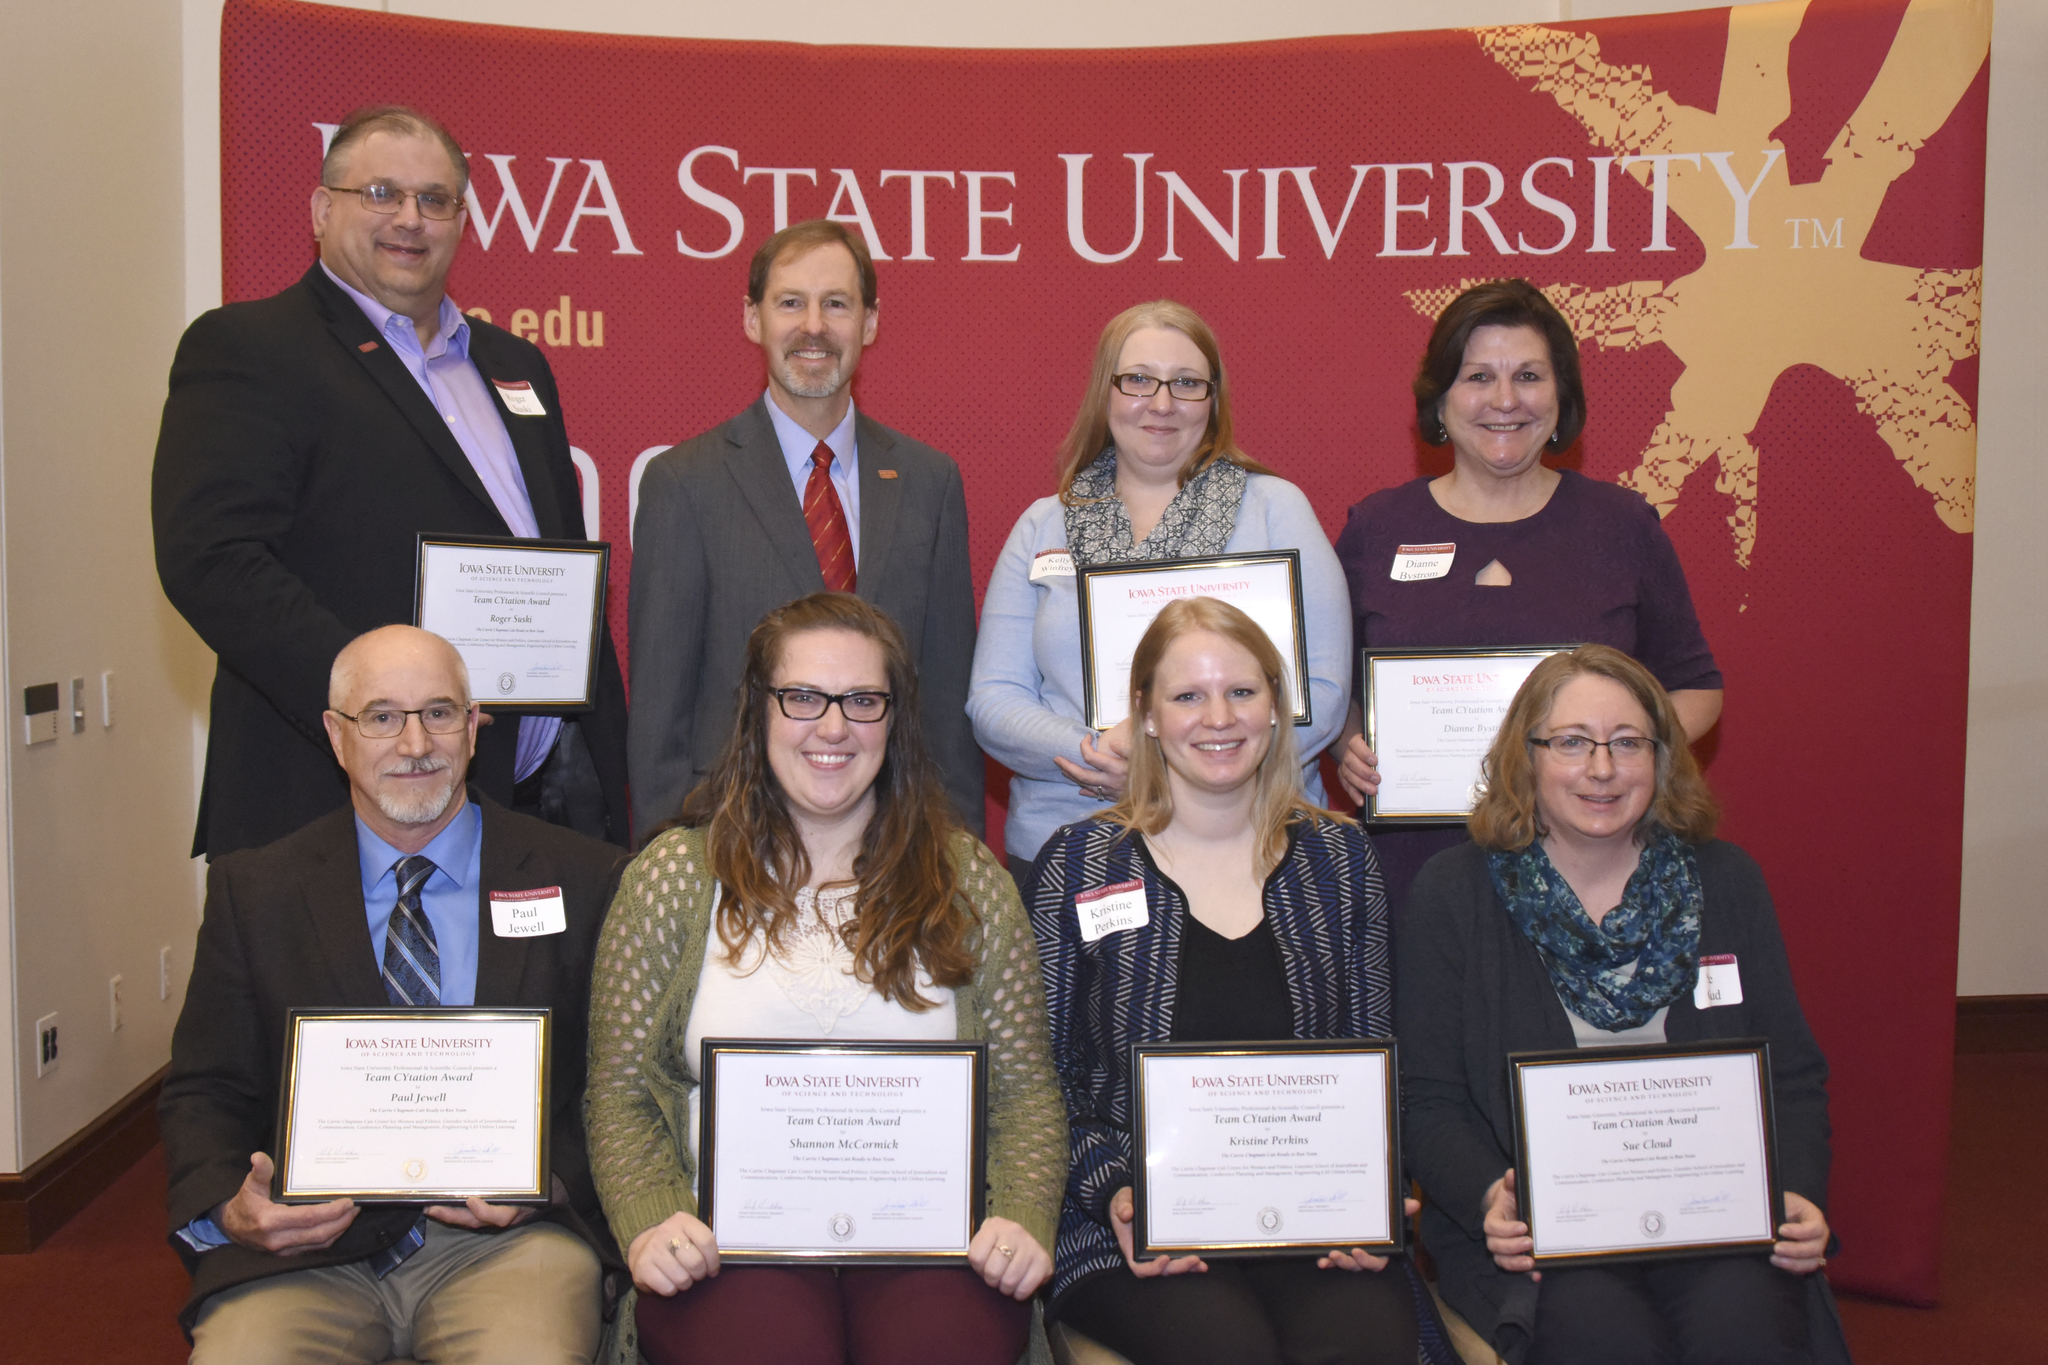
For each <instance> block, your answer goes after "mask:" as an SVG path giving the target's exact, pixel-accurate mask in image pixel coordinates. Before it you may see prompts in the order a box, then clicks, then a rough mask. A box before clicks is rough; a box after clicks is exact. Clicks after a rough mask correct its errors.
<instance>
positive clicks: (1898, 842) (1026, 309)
mask: <svg viewBox="0 0 2048 1365" xmlns="http://www.w3.org/2000/svg"><path fill="white" fill-rule="evenodd" d="M1989 34H1990V5H1989V3H1988V0H1930V2H1928V3H1916V4H1911V5H1908V4H1905V3H1900V2H1899V0H1812V3H1809V4H1798V3H1791V4H1774V5H1757V6H1745V7H1742V8H1738V9H1735V10H1732V11H1731V10H1703V11H1698V12H1694V13H1687V14H1679V15H1670V16H1665V17H1659V18H1647V19H1623V20H1612V21H1606V22H1598V23H1587V24H1564V25H1556V26H1551V27H1516V28H1500V29H1482V30H1471V31H1458V32H1440V33H1423V34H1397V35H1388V36H1380V37H1343V38H1326V39H1316V40H1309V41H1291V42H1277V43H1266V44H1253V45H1239V46H1222V47H1197V48H1179V49H1146V50H1135V51H1042V52H1022V51H947V50H936V49H933V50H924V49H890V48H853V47H838V48H818V47H803V46H796V45H785V44H767V43H713V42H687V41H675V40H667V39H645V38H628V37H610V36H599V35H591V34H575V33H550V32H540V31H535V30H521V29H510V28H497V27H484V26H472V25H463V24H452V23H443V22H434V21H426V20H417V19H407V18H400V17H395V16H389V15H384V14H379V13H373V12H365V11H361V10H353V9H340V8H328V7H324V6H314V5H301V4H294V3H289V0H229V3H228V5H227V8H226V11H225V16H224V19H223V33H222V61H221V79H222V108H223V126H222V186H221V193H222V203H223V244H224V254H225V272H224V281H225V287H226V293H227V296H228V297H229V298H230V299H246V298H252V297H257V296H261V295H265V294H269V293H273V292H275V291H277V290H279V289H282V288H283V287H285V286H286V285H287V284H289V283H290V282H291V281H292V280H293V279H295V278H296V277H297V276H298V275H299V274H300V273H301V272H302V271H303V270H304V269H305V268H306V266H307V265H308V264H309V263H310V262H311V260H312V259H313V251H312V240H311V235H310V232H309V228H308V219H307V213H306V208H305V204H306V196H307V195H308V194H309V193H310V191H311V189H312V187H313V185H314V183H315V174H316V169H317V162H318V158H319V155H320V153H321V151H322V149H323V147H324V145H325V143H324V138H325V136H326V134H327V130H329V129H331V127H332V125H333V124H334V123H336V122H337V121H338V120H339V119H340V118H341V117H342V115H343V114H345V113H346V112H347V111H348V110H350V109H352V108H354V107H356V106H358V105H361V104H365V103H369V102H373V101H396V102H403V103H411V104H417V105H419V106H421V107H423V108H426V109H429V110H432V111H433V112H434V113H435V114H437V115H438V116H439V117H441V118H442V119H444V120H445V121H446V122H447V123H448V124H449V126H450V127H452V128H453V129H454V130H455V132H456V134H457V136H458V137H459V138H460V139H461V140H462V143H463V146H464V147H465V148H466V149H468V150H469V152H470V157H471V165H472V169H473V172H474V183H473V187H472V191H471V199H472V203H473V206H474V207H473V208H472V211H471V215H470V220H469V234H468V235H469V236H471V237H473V238H474V240H473V241H471V242H468V243H467V244H466V245H465V247H464V249H463V252H462V254H461V256H460V257H459V258H458V260H457V263H456V266H455V273H454V275H453V278H452V280H451V286H450V287H451V291H452V293H453V294H454V296H455V298H456V299H457V301H458V302H459V303H460V304H461V305H462V306H463V307H465V308H468V309H471V310H481V311H483V312H486V313H488V315H489V316H490V318H491V319H492V320H493V321H495V322H496V323H498V324H499V325H500V326H505V327H510V328H512V329H513V330H515V331H518V332H520V333H522V334H523V335H527V336H529V337H531V338H532V339H533V340H535V341H536V343H537V344H539V345H541V346H542V347H543V349H544V350H545V351H546V353H547V356H548V359H549V361H550V362H551V363H552V365H553V366H554V369H555V373H556V374H557V376H558V377H559V379H560V382H561V388H562V393H563V396H564V405H565V407H566V409H567V414H568V423H569V434H570V437H571V439H572V440H573V441H574V442H575V444H576V446H577V447H578V448H579V450H580V451H581V452H583V454H582V455H580V456H579V463H580V464H581V466H582V473H583V477H584V487H585V493H586V500H587V502H588V503H589V505H590V507H591V509H592V510H593V512H594V515H593V516H592V518H591V523H592V530H593V533H594V534H599V535H602V536H604V537H606V538H608V539H610V540H611V541H613V543H614V545H615V547H616V552H615V557H614V564H615V566H616V572H617V574H618V578H617V581H616V582H615V583H614V592H613V607H614V615H613V626H614V631H615V633H616V635H617V637H618V640H619V644H620V647H621V652H622V653H624V652H626V651H628V650H629V649H630V645H631V642H630V641H629V640H627V639H626V638H625V616H624V602H625V591H624V588H625V582H626V577H627V575H628V574H629V573H630V571H631V563H632V555H631V552H630V546H629V544H628V527H629V525H630V513H631V507H632V501H633V488H634V484H635V482H636V475H637V472H638V469H639V467H640V464H641V463H642V462H643V461H644V458H645V457H646V456H648V455H649V454H651V453H653V452H655V451H657V450H659V449H662V448H664V447H666V446H668V445H670V444H673V443H674V442H676V441H678V440H681V439H683V438H685V437H688V436H690V435H693V434H695V433H697V432H699V431H702V430H704V429H705V428H707V427H710V426H712V425H713V424H715V423H717V422H719V421H721V420H723V419H725V418H727V417H729V416H731V415H732V414H734V413H735V412H737V411H739V410H740V409H741V408H742V407H744V406H745V405H746V404H748V403H749V402H751V401H752V400H753V399H754V398H755V397H757V396H758V395H759V393H760V392H761V389H762V387H763V384H764V381H763V378H762V374H761V369H760V361H759V356H758V353H757V352H756V351H755V350H754V349H753V348H751V347H750V346H748V345H747V344H746V342H745V341H744V339H743V337H742V336H741V333H740V313H741V301H742V296H743V293H744V289H745V270H746V262H747V258H748V256H749V255H750V254H751V253H752V251H753V249H754V247H755V246H757V245H758V244H759V243H760V241H761V240H762V239H763V238H764V237H765V236H767V235H768V233H770V232H771V231H773V230H774V229H775V228H777V227H779V226H781V225H782V224H783V222H785V221H793V220H799V219H803V218H810V217H817V216H821V215H830V216H833V217H839V218H842V219H845V220H847V221H849V222H854V223H857V224H859V226H860V228H861V230H863V231H864V232H866V233H867V235H868V239H869V242H870V245H871V246H872V247H873V249H874V253H875V256H876V259H877V261H878V262H879V263H880V264H879V270H880V272H881V296H882V307H881V327H880V333H879V336H878V339H877V342H876V344H875V345H874V347H873V348H872V349H870V350H869V351H868V352H867V353H866V354H865V355H864V356H863V358H862V364H861V372H860V379H859V381H858V386H857V394H858V401H859V403H860V404H861V406H862V408H863V409H865V410H867V411H869V412H872V413H874V414H875V415H876V416H877V417H879V418H881V419H882V420H883V421H885V422H888V423H889V424H891V425H893V426H896V427H899V428H901V429H903V430H906V431H908V432H910V433H912V434H914V435H916V436H918V437H920V438H922V439H924V440H926V441H929V442H931V443H932V444H934V445H936V446H938V447H939V448H941V449H943V450H945V451H947V452H949V453H950V454H952V455H953V456H954V457H955V458H956V459H958V460H959V462H960V465H961V467H962V469H963V471H964V473H965V477H966V484H967V497H968V507H969V513H970V516H971V519H972V524H973V553H974V564H975V571H976V574H977V576H978V578H979V579H981V580H985V578H986V575H987V572H988V569H989V567H990V565H991V564H992V563H993V561H994V559H995V556H996V552H997V550H998V549H999V548H1000V547H1001V545H1002V543H1003V540H1004V537H1005V536H1006V535H1007V533H1008V531H1009V529H1010V526H1011V524H1012V522H1013V521H1014V520H1015V519H1016V517H1017V515H1018V514H1019V513H1020V512H1021V511H1022V510H1023V509H1024V507H1025V506H1026V504H1027V503H1029V502H1030V501H1031V500H1032V499H1033V498H1036V497H1040V496H1043V495H1045V494H1047V493H1049V492H1050V491H1052V486H1053V448H1054V445H1055V443H1056V442H1057V441H1058V440H1059V438H1060V436H1061V435H1062V434H1063V433H1064V432H1065V430H1066V427H1067V424H1068V422H1069V421H1070V420H1071V418H1072V415H1073V411H1074V408H1075V406H1076V404H1077V403H1078V401H1079V399H1080V391H1081V387H1082V383H1083V380H1084V379H1085V377H1086V373H1087V368H1088V363H1089V360H1090V357H1091V355H1092V350H1093V346H1094V341H1095V337H1096V335H1097V333H1098V332H1099V331H1100V329H1101V326H1102V324H1103V323H1104V322H1105V321H1106V320H1107V319H1108V318H1109V316H1110V315H1111V314H1113V313H1115V312H1116V311H1118V310H1119V309H1121V308H1123V307H1124V306H1126V305H1128V304H1130V303H1134V302H1137V301H1139V300H1142V299H1147V298H1155V297H1161V296H1169V297H1173V298H1177V299H1181V300H1183V301H1185V302H1187V303H1189V304H1191V305H1193V306H1194V307H1195V308H1196V309H1198V310H1199V311H1200V312H1201V313H1202V314H1203V315H1204V316H1205V317H1207V318H1208V320H1209V321H1210V322H1211V324H1212V325H1213V326H1214V327H1215V329H1216V331H1217V333H1218V335H1219V337H1220V338H1221V340H1222V344H1223V350H1224V357H1225V361H1226V363H1227V364H1228V365H1229V366H1230V369H1231V387H1232V391H1233V393H1234V395H1235V397H1236V403H1237V412H1238V428H1239V434H1240V436H1241V439H1242V442H1243V445H1244V446H1245V448H1246V449H1247V450H1249V451H1250V452H1251V453H1252V454H1253V455H1255V456H1256V457H1258V458H1259V459H1261V460H1263V461H1265V462H1267V463H1268V464H1270V465H1272V466H1274V467H1275V468H1277V469H1278V470H1279V471H1280V472H1281V473H1283V474H1284V475H1286V476H1287V477H1288V478H1290V479H1292V480H1293V481H1295V482H1296V483H1298V484H1299V485H1300V486H1301V487H1302V488H1303V489H1304V490H1305V491H1306V492H1307V493H1308V495H1309V497H1310V498H1311V499H1312V500H1313V501H1314V503H1315V505H1316V507H1317V509H1318V510H1319V512H1320V513H1321V515H1322V519H1323V523H1324V526H1325V527H1326V528H1327V529H1328V530H1329V531H1330V532H1331V533H1332V534H1334V533H1335V532H1336V531H1337V530H1338V529H1339V528H1340V527H1341V525H1342V524H1343V519H1344V514H1345V510H1346V509H1347V508H1348V507H1349V506H1350V505H1351V504H1352V503H1353V502H1356V501H1357V500H1358V499H1359V498H1361V497H1363V496H1364V495H1365V494H1367V493H1369V492H1371V491H1373V490H1375V489H1379V488H1384V487H1386V486H1388V485H1390V484H1393V483H1395V482H1398V481H1401V480H1405V479H1409V478H1413V477H1415V475H1416V474H1418V473H1424V472H1432V473H1433V472H1440V471H1441V469H1442V468H1443V467H1444V463H1443V462H1444V460H1445V459H1446V457H1445V456H1442V455H1440V454H1439V453H1437V452H1435V451H1432V450H1430V449H1429V448H1427V447H1425V446H1423V445H1421V444H1420V442H1419V440H1418V438H1417V436H1416V433H1415V424H1414V410H1413V406H1412V403H1411V401H1410V399H1409V397H1408V378H1409V376H1410V375H1411V374H1412V373H1413V369H1414V366H1415V362H1416V358H1417V356H1418V355H1419V354H1420V352H1421V348H1422V343H1423V341H1424V339H1425V338H1426V337H1427V335H1428V332H1429V327H1430V322H1431V319H1432V318H1433V316H1434V314H1435V312H1436V310H1437V309H1438V308H1439V307H1440V306H1441V305H1442V303H1443V302H1444V301H1445V300H1447V299H1448V298H1449V297H1450V296H1451V294H1452V293H1454V292H1455V291H1456V290H1457V289H1458V288H1459V287H1460V286H1461V285H1462V284H1463V283H1465V282H1467V281H1471V280H1479V279H1487V278H1493V277H1497V276H1501V275H1520V276H1525V277H1527V278H1529V279H1531V280H1533V281H1534V282H1535V283H1537V284H1538V285H1539V286H1542V287H1543V288H1544V289H1545V290H1546V292H1548V293H1549V294H1550V295H1551V297H1552V298H1553V299H1555V300H1556V301H1557V302H1558V304H1559V305H1560V307H1562V308H1563V309H1564V311H1565V313H1566V316H1567V317H1569V318H1570V319H1571V321H1572V323H1573V325H1574V327H1575V328H1576V330H1577V331H1578V334H1579V336H1580V339H1581V344H1582V357H1583V362H1584V366H1585V373H1586V385H1587V390H1588V394H1589V406H1590V410H1591V420H1590V421H1589V423H1588V425H1587V428H1586V434H1585V436H1584V438H1583V440H1582V441H1581V442H1580V443H1579V445H1578V446H1577V447H1576V448H1575V449H1574V450H1573V451H1572V452H1570V453H1569V454H1568V455H1567V456H1566V457H1565V463H1567V464H1569V465H1572V466H1574V467H1577V468H1579V469H1581V470H1582V471H1583V472H1584V473H1586V474H1587V475H1589V476H1592V477H1595V478H1601V479H1612V480H1618V481H1620V482H1622V483H1625V484H1628V485H1629V486H1632V487H1634V488H1637V489H1639V490H1641V491H1642V492H1643V493H1644V494H1645V495H1646V496H1648V497H1649V498H1650V499H1651V501H1652V502H1653V503H1655V504H1656V505H1657V506H1658V507H1659V509H1660V510H1662V511H1663V512H1664V513H1665V514H1666V517H1665V523H1664V524H1665V527H1666V529H1667V530H1668V531H1669V532H1670V533H1671V536H1672V538H1673V539H1674V540H1675V541H1676V543H1677V545H1678V548H1679V552H1680V555H1681V556H1682V558H1683V560H1684V563H1685V568H1686V573H1687V575H1688V577H1689V579H1690V581H1691V584H1692V589H1693V593H1694V597H1695V599H1696V601H1697V603H1698V606H1699V609H1700V616H1701V619H1702V621H1703V622H1704V624H1705V627H1706V631H1707V635H1708V639H1709V641H1710V642H1711V644H1712V645H1713V648H1714V652H1715V654H1716V656H1717V657H1718V659H1719V661H1720V663H1721V667H1722V669H1723V670H1724V672H1725V673H1726V675H1727V679H1728V693H1727V710H1726V714H1725V715H1724V717H1723V719H1722V722H1721V725H1720V729H1719V731H1718V733H1717V735H1716V736H1715V737H1714V738H1713V739H1710V740H1709V747H1710V748H1711V749H1712V750H1713V752H1712V754H1711V767H1710V774H1711V777H1712V779H1713V782H1714V786H1715V788H1716V790H1717V791H1718V792H1719V793H1720V795H1721V796H1722V798H1723V800H1724V801H1725V803H1726V805H1727V808H1728V819H1727V823H1726V833H1727V835H1728V836H1729V837H1730V838H1732V839H1734V840H1736V841H1737V842H1739V843H1741V844H1742V845H1744V846H1745V847H1746V848H1748V849H1749V850H1750V852H1752V853H1753V854H1754V855H1755V856H1756V857H1757V858H1758V860H1759V861H1760V862H1761V863H1762V864H1763V866H1764V869H1765V871H1766V872H1767V873H1768V875H1769V877H1770V879H1771V885H1772V888H1773V890H1774V892H1775V894H1776V896H1777V899H1778V905H1779V911H1780V914H1781V916H1782V918H1783V920H1784V922H1785V927H1786V934H1787V938H1788V940H1789V942H1790V946H1791V951H1792V959H1793V963H1794V967H1795V970H1796V971H1797V973H1798V977H1799V983H1800V988H1801V997H1802V1000H1803V1001H1804V1002H1805V1004H1806V1006H1807V1010H1808V1013H1809V1015H1810V1017H1811V1019H1812V1021H1813V1024H1814V1028H1815V1031H1816V1032H1817V1033H1818V1034H1819V1036H1820V1040H1821V1043H1822V1045H1823V1046H1824V1047H1825V1048H1826V1049H1827V1052H1828V1056H1829V1058H1830V1059H1831V1061H1832V1063H1833V1065H1834V1081H1833V1084H1832V1086H1831V1092H1832V1095H1833V1100H1834V1122H1835V1133H1836V1143H1835V1152H1836V1164H1835V1179H1834V1197H1833V1210H1832V1212H1833V1217H1834V1223H1835V1225H1836V1227H1837V1228H1838V1230H1839V1231H1840V1233H1841V1236H1842V1240H1843V1250H1842V1253H1841V1255H1840V1257H1839V1258H1838V1259H1837V1260H1836V1261H1835V1262H1834V1263H1833V1266H1832V1272H1833V1273H1834V1275H1835V1278H1836V1280H1837V1282H1838V1283H1841V1284H1844V1285H1849V1286H1852V1287H1857V1288H1863V1289H1868V1290H1873V1291H1876V1292H1880V1293H1885V1294H1890V1295H1894V1296H1897V1297H1902V1298H1906V1299H1911V1300H1919V1301H1925V1300H1929V1299H1931V1298H1932V1297H1933V1295H1934V1292H1935V1264H1936V1255H1937V1250H1938V1246H1939V1230H1940V1221H1939V1215H1938V1206H1939V1202H1940V1195H1941V1188H1942V1180H1943V1172H1944V1163H1945V1154H1946V1149H1947V1141H1948V1087H1949V1076H1950V1061H1949V1058H1950V1048H1951V1040H1952V1031H1953V1023H1954V997H1955V955H1956V920H1957V903H1958V884H1959V878H1960V867H1961V828H1962V790H1963V789H1962V775H1963V722H1964V707H1965V701H1966V687H1965V684H1966V670H1967V657H1968V651H1967V646H1968V632H1969V626H1968V622H1969V600H1970V540H1969V536H1968V532H1969V529H1970V519H1971V513H1972V499H1973V493H1974V478H1973V471H1974V463H1975V422H1974V412H1973V409H1974V404H1975V400H1976V365H1977V362H1976V349H1977V316H1978V299H1979V286H1980V280H1981V270H1980V264H1981V254H1980V253H1981V239H1982V205H1983V181H1984V126H1985V95H1986V88H1987V81H1988V74H1987V67H1986V61H1987V56H1986V54H1987V51H1988V44H1989ZM992 827H993V828H999V827H1000V822H999V821H992Z"/></svg>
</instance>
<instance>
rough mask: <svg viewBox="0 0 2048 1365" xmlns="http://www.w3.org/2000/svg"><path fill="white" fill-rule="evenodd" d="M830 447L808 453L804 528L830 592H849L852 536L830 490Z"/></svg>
mask: <svg viewBox="0 0 2048 1365" xmlns="http://www.w3.org/2000/svg"><path fill="white" fill-rule="evenodd" d="M831 468H832V447H830V446H828V445H826V444H825V443H824V442H823V441H820V442H818V448H817V449H816V450H814V451H812V452H811V477H810V479H809V481H807V482H806V483H805V484H804V524H805V525H806V526H809V527H810V528H811V545H812V546H813V547H814V548H815V549H816V550H817V552H818V570H819V572H821V573H823V574H824V575H825V586H826V588H827V589H829V590H830V591H832V592H852V591H853V582H854V573H853V536H852V534H851V533H850V532H848V530H847V529H846V509H845V508H843V507H841V506H840V505H839V490H838V489H836V488H834V487H833V486H832V475H831V472H830V471H831Z"/></svg>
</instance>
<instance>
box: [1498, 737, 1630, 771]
mask: <svg viewBox="0 0 2048 1365" xmlns="http://www.w3.org/2000/svg"><path fill="white" fill-rule="evenodd" d="M1529 742H1530V743H1531V744H1540V745H1542V746H1543V747H1544V748H1546V749H1548V750H1550V755H1551V757H1552V758H1555V759H1557V760H1558V761H1559V762H1560V763H1569V764H1571V765H1572V766H1573V767H1575V768H1576V767H1578V766H1579V765H1580V764H1583V763H1590V762H1592V759H1593V751H1594V750H1595V749H1605V750H1606V751H1607V757H1608V758H1609V759H1611V760H1612V761H1613V763H1614V766H1615V767H1617V768H1621V767H1626V766H1628V765H1629V764H1632V763H1647V762H1649V761H1650V760H1651V759H1653V758H1655V757H1656V756H1657V741H1656V740H1654V739H1651V738H1650V737H1649V736H1647V735H1616V736H1615V737H1614V738H1613V739H1589V738H1588V737H1586V736H1585V735H1552V736H1551V737H1550V738H1549V739H1537V738H1536V737H1535V736H1534V735H1531V736H1530V737H1529Z"/></svg>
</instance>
